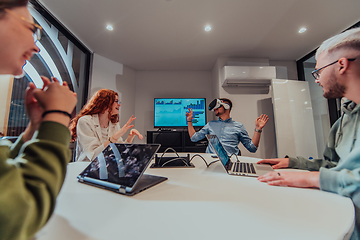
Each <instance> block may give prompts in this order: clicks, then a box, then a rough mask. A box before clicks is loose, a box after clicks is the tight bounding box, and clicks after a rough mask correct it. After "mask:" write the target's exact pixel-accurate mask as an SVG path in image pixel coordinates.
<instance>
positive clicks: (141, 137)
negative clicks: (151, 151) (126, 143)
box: [129, 128, 144, 140]
mask: <svg viewBox="0 0 360 240" xmlns="http://www.w3.org/2000/svg"><path fill="white" fill-rule="evenodd" d="M129 136H131V137H135V136H138V138H139V139H140V140H142V139H143V138H144V137H143V135H141V134H140V133H139V131H138V130H136V129H134V128H133V129H131V130H130V133H129Z"/></svg>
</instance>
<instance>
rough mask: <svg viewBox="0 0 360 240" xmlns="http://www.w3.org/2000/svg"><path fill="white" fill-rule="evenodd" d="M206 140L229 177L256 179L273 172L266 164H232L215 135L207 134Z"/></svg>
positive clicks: (237, 162) (238, 162)
mask: <svg viewBox="0 0 360 240" xmlns="http://www.w3.org/2000/svg"><path fill="white" fill-rule="evenodd" d="M206 138H207V139H208V141H209V143H210V144H211V146H212V148H213V149H214V150H215V153H216V155H217V156H218V158H219V159H220V162H221V163H222V165H223V166H224V168H225V170H226V172H227V173H228V174H230V175H237V176H248V177H258V176H261V175H264V174H265V173H268V172H271V171H274V170H273V168H272V167H271V166H270V165H266V164H264V165H263V164H256V163H249V162H240V161H236V162H232V161H231V159H230V158H229V156H228V154H227V152H226V150H225V148H224V147H223V145H222V144H221V142H220V140H219V138H218V137H217V136H216V135H210V134H208V135H206Z"/></svg>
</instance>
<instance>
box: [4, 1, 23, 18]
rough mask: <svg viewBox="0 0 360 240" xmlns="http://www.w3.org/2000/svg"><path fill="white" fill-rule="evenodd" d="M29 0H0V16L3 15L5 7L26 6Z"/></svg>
mask: <svg viewBox="0 0 360 240" xmlns="http://www.w3.org/2000/svg"><path fill="white" fill-rule="evenodd" d="M28 4H29V0H0V18H1V17H2V16H3V15H4V12H5V9H6V8H8V9H11V8H16V7H26V6H27V5H28Z"/></svg>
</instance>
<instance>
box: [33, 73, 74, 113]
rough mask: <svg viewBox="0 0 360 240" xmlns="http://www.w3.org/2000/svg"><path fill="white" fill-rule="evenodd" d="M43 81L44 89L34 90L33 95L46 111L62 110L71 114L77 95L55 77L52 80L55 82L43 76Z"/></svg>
mask: <svg viewBox="0 0 360 240" xmlns="http://www.w3.org/2000/svg"><path fill="white" fill-rule="evenodd" d="M41 79H42V80H43V82H44V87H43V89H38V88H36V89H34V90H33V95H34V97H35V98H36V100H37V102H38V104H39V105H40V106H41V107H42V108H43V109H44V111H48V110H61V111H65V112H68V113H71V112H72V111H73V110H74V107H75V105H76V102H77V98H76V93H74V92H72V91H71V90H70V89H69V87H68V85H67V83H66V82H63V85H60V84H59V81H58V80H57V79H56V78H54V77H53V78H52V80H53V82H50V80H49V79H48V78H46V77H43V76H42V77H41Z"/></svg>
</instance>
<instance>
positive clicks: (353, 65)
mask: <svg viewBox="0 0 360 240" xmlns="http://www.w3.org/2000/svg"><path fill="white" fill-rule="evenodd" d="M315 57H316V68H315V69H316V70H315V71H313V72H312V74H313V76H314V78H315V82H316V83H318V84H319V85H320V86H321V87H322V88H323V91H324V97H325V98H342V97H345V98H346V99H348V100H347V101H345V102H344V104H343V105H342V111H343V114H342V116H341V117H340V118H339V119H338V120H337V121H336V122H335V123H334V125H333V126H332V128H331V130H330V134H329V138H328V141H327V145H326V148H325V151H324V154H323V156H324V157H323V159H313V160H309V159H305V158H303V157H300V156H298V157H289V158H277V159H263V160H261V161H259V162H258V163H260V164H261V163H270V164H272V167H273V168H274V169H279V168H297V169H307V170H310V172H281V173H279V172H272V173H268V174H265V175H263V176H260V177H258V180H259V181H261V182H267V183H268V184H269V185H276V186H280V185H287V186H290V187H305V188H307V187H309V188H310V187H313V188H314V187H315V188H319V189H320V190H323V191H328V192H333V193H337V194H339V195H341V196H345V197H349V198H351V199H352V201H353V203H354V207H355V217H356V219H355V230H354V232H353V234H352V236H351V239H360V140H357V137H358V136H359V137H360V123H359V122H360V117H359V115H360V28H355V29H351V30H348V31H346V32H343V33H341V34H338V35H336V36H334V37H332V38H330V39H328V40H326V41H324V42H323V43H322V45H321V46H320V47H319V49H318V50H317V52H316V56H315Z"/></svg>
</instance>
